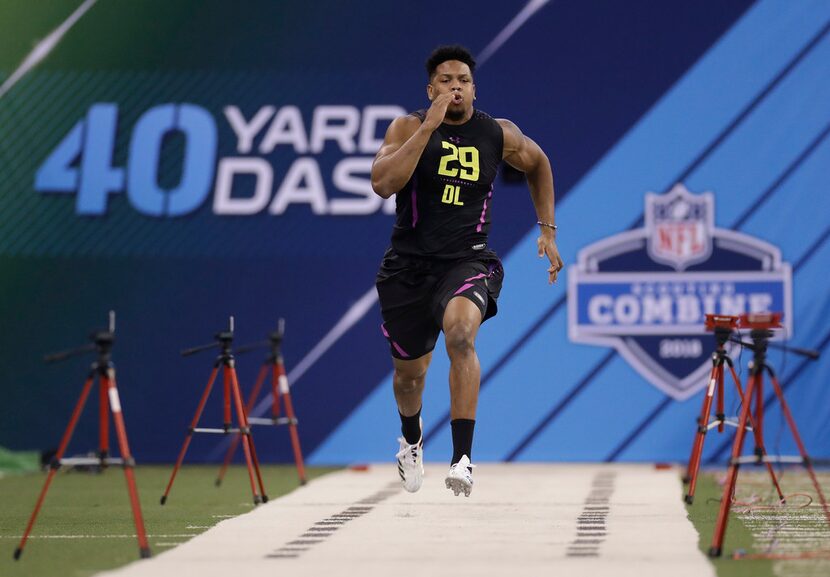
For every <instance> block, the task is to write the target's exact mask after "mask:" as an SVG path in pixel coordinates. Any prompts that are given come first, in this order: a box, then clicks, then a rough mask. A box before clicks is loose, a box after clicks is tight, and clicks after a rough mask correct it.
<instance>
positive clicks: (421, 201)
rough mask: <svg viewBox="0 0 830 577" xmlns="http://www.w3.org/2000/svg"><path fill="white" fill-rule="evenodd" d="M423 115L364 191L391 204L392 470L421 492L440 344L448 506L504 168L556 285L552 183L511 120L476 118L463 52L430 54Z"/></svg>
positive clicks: (462, 462)
mask: <svg viewBox="0 0 830 577" xmlns="http://www.w3.org/2000/svg"><path fill="white" fill-rule="evenodd" d="M426 68H427V75H428V78H429V83H428V84H427V97H428V98H429V100H430V101H431V105H430V107H429V108H428V109H426V110H419V111H417V112H413V113H411V114H409V115H407V116H403V117H400V118H396V119H395V120H394V121H393V122H392V123H391V125H390V126H389V129H388V130H387V132H386V137H385V139H384V142H383V146H382V147H381V149H380V150H379V151H378V154H377V156H376V157H375V160H374V163H373V165H372V188H374V190H375V192H376V193H377V194H378V195H380V196H381V197H383V198H389V197H390V196H392V195H393V194H394V195H396V199H395V204H396V214H397V218H396V222H395V226H394V228H393V230H392V243H391V247H390V248H389V249H388V250H387V251H386V254H385V255H384V257H383V262H382V264H381V267H380V270H379V271H378V275H377V281H376V286H377V290H378V295H379V297H380V306H381V313H382V315H383V320H384V322H383V325H381V330H382V331H383V334H384V336H385V337H386V338H387V340H388V341H389V344H390V349H391V353H392V357H393V359H392V360H393V363H394V367H395V374H394V379H393V382H394V391H395V399H396V401H397V405H398V413H399V414H400V418H401V432H402V433H403V436H402V437H401V438H399V439H398V441H399V442H400V450H399V452H398V454H397V459H398V470H399V472H400V475H401V479H402V481H403V485H404V488H405V489H406V490H407V491H410V492H415V491H417V490H418V489H420V487H421V483H422V480H423V473H424V466H423V436H422V433H421V429H422V421H421V397H422V394H423V390H424V380H425V377H426V372H427V368H428V367H429V363H430V360H431V359H432V350H433V349H434V348H435V342H436V339H437V337H438V334H439V333H440V332H441V331H442V330H443V331H444V339H445V342H446V348H447V354H448V355H449V358H450V375H449V380H450V419H451V421H450V426H451V428H452V441H453V456H452V461H451V465H450V470H449V474H448V475H447V478H446V481H445V484H446V486H447V488H449V489H451V490H452V491H453V492H454V493H455V495H456V496H457V495H459V494H460V493H462V492H463V493H464V495H465V496H467V497H469V496H470V491H471V490H472V486H473V476H472V468H473V465H472V464H471V462H470V459H471V457H472V445H473V430H474V428H475V417H476V406H477V404H478V390H479V383H480V367H479V363H478V356H477V355H476V351H475V339H476V334H477V333H478V329H479V326H480V325H481V323H483V322H484V321H485V320H487V319H488V318H490V317H492V316H494V315H495V314H496V300H497V298H498V296H499V291H500V290H501V284H502V278H503V276H504V271H503V270H502V266H501V262H500V261H499V258H498V256H496V253H495V252H493V251H492V250H490V249H489V248H488V247H487V233H488V231H489V229H490V210H491V207H492V203H493V181H494V180H495V178H496V172H497V170H498V166H499V163H500V162H501V161H502V160H504V161H505V162H507V163H508V164H510V165H511V166H513V167H515V168H517V169H518V170H521V171H522V172H524V173H525V174H526V175H527V182H528V186H529V188H530V195H531V198H532V199H533V205H534V207H535V209H536V216H537V224H538V225H539V227H540V234H539V238H538V239H537V241H536V242H537V246H538V249H539V256H540V257H547V258H548V260H549V261H550V267H549V268H548V279H549V282H550V283H553V282H555V281H556V277H557V275H558V273H559V271H560V270H561V269H562V266H563V263H562V259H561V258H560V256H559V251H558V250H557V248H556V225H555V224H554V223H555V221H554V215H553V212H554V211H553V204H554V202H553V198H554V195H553V174H552V172H551V168H550V162H549V161H548V158H547V156H545V153H544V152H542V149H541V148H539V146H538V145H537V144H536V143H535V142H533V141H532V140H531V139H529V138H528V137H526V136H525V135H523V134H522V132H521V131H520V130H519V129H518V128H517V127H516V125H515V124H513V123H512V122H510V121H509V120H504V119H493V118H491V117H490V116H489V115H487V114H486V113H484V112H482V111H480V110H477V109H475V108H474V107H473V100H475V93H476V92H475V84H474V83H473V72H474V71H475V60H473V57H472V55H471V54H470V53H469V52H468V51H467V50H466V49H465V48H463V47H461V46H441V47H438V48H437V49H436V50H435V51H434V52H433V53H432V54H431V55H430V57H429V59H428V60H427V63H426Z"/></svg>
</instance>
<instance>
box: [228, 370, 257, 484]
mask: <svg viewBox="0 0 830 577" xmlns="http://www.w3.org/2000/svg"><path fill="white" fill-rule="evenodd" d="M266 376H268V365H262V368H261V369H260V370H259V375H258V376H257V379H256V382H255V383H254V388H253V389H251V395H250V396H249V397H248V404H247V405H246V407H245V414H246V415H250V414H251V411H253V410H254V403H255V402H256V399H257V397H258V396H259V391H260V389H261V388H262V383H263V382H264V381H265V377H266ZM240 438H241V437H240V435H234V437H233V439H232V440H231V444H230V446H229V447H228V451H227V452H226V453H225V461H224V462H223V463H222V468H221V469H219V475H218V476H217V477H216V486H217V487H218V486H219V485H221V484H222V480H223V479H224V478H225V473H226V472H227V471H228V466H229V465H230V464H231V460H232V459H233V456H234V454H235V453H236V449H237V448H238V447H239V439H240Z"/></svg>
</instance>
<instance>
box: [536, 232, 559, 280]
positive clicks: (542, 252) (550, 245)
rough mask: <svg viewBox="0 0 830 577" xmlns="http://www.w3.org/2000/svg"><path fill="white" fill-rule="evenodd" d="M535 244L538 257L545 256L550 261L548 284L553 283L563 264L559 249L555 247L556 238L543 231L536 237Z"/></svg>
mask: <svg viewBox="0 0 830 577" xmlns="http://www.w3.org/2000/svg"><path fill="white" fill-rule="evenodd" d="M536 246H537V247H539V258H542V257H544V256H547V257H548V260H549V261H550V266H549V267H548V284H553V283H555V282H556V277H557V276H559V271H561V270H562V268H564V266H565V263H563V262H562V257H561V256H559V249H558V248H556V239H554V238H553V235H548V234H544V233H543V234H541V235H539V238H537V239H536Z"/></svg>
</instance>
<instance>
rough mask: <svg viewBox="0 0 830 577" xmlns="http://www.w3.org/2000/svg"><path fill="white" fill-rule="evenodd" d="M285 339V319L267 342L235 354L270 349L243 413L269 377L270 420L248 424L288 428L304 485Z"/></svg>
mask: <svg viewBox="0 0 830 577" xmlns="http://www.w3.org/2000/svg"><path fill="white" fill-rule="evenodd" d="M284 336H285V319H280V320H279V322H278V323H277V330H276V332H273V333H271V334H270V335H268V340H267V341H262V342H259V343H254V344H251V345H243V346H241V347H238V348H237V349H236V352H237V354H241V353H245V352H248V351H252V350H255V349H258V348H261V347H269V349H270V350H269V352H268V356H266V357H265V361H264V362H263V364H262V367H261V368H260V370H259V375H258V376H257V380H256V382H255V383H254V387H253V389H251V394H250V396H249V397H248V404H247V405H246V407H245V414H246V415H250V414H251V411H252V410H253V408H254V403H256V400H257V398H258V397H259V393H260V390H261V389H262V385H263V384H264V383H265V379H266V378H267V377H268V375H271V418H259V417H248V423H249V424H250V425H270V426H282V425H288V433H289V435H290V437H291V447H292V449H293V451H294V462H295V463H296V465H297V475H298V476H299V478H300V484H301V485H305V484H306V476H305V468H304V466H303V453H302V450H301V449H300V436H299V434H298V433H297V423H298V421H297V417H296V416H295V414H294V404H293V403H292V402H291V391H290V390H289V387H288V377H287V376H286V374H285V363H284V361H283V358H282V340H283V337H284ZM280 398H282V403H283V404H284V405H285V416H284V417H283V416H280V413H281V412H282V411H281V410H280ZM239 439H240V436H239V435H237V436H236V437H234V438H233V440H232V441H231V444H230V446H229V447H228V451H227V453H225V462H224V463H223V464H222V467H221V469H219V475H218V476H217V478H216V486H217V487H218V486H219V485H221V484H222V480H223V479H224V478H225V472H226V471H227V470H228V466H229V465H230V463H231V460H232V459H233V455H234V453H236V449H237V448H238V447H239Z"/></svg>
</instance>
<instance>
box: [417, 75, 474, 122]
mask: <svg viewBox="0 0 830 577" xmlns="http://www.w3.org/2000/svg"><path fill="white" fill-rule="evenodd" d="M446 93H452V94H454V95H455V97H454V98H453V99H452V101H451V102H450V105H449V106H448V107H447V114H446V118H448V119H450V120H460V119H462V118H464V116H465V115H468V114H469V113H470V112H471V111H472V109H473V99H474V98H475V96H476V87H475V84H473V74H472V73H471V72H470V67H469V66H467V65H466V64H464V63H463V62H460V61H458V60H447V61H445V62H442V63H441V64H439V65H438V66H437V67H436V68H435V74H433V75H432V78H431V79H430V81H429V84H428V85H427V96H428V97H429V99H430V101H432V100H434V99H435V97H436V96H438V95H439V94H446Z"/></svg>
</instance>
